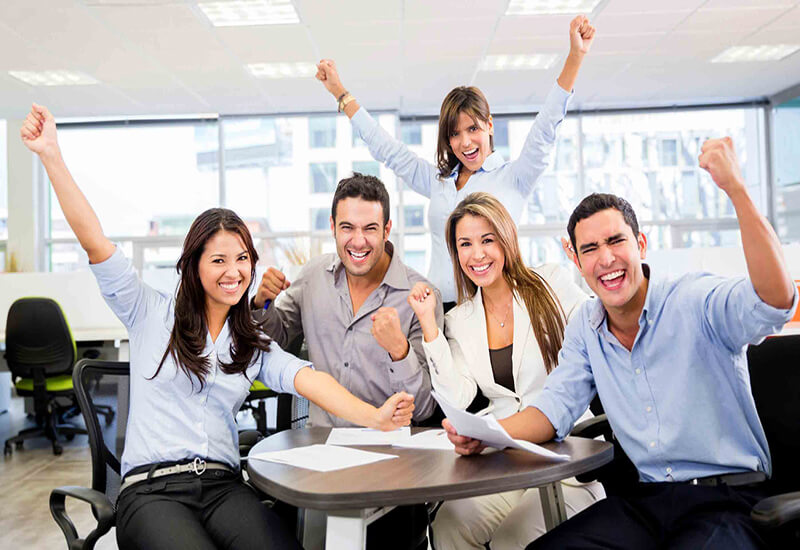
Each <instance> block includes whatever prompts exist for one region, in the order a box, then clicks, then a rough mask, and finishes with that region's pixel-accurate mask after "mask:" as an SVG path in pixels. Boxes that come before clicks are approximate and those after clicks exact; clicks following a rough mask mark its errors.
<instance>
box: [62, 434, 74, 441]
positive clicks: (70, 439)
mask: <svg viewBox="0 0 800 550" xmlns="http://www.w3.org/2000/svg"><path fill="white" fill-rule="evenodd" d="M64 437H66V438H67V441H72V440H73V439H75V434H67V435H66V436H64Z"/></svg>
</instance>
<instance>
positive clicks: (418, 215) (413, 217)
mask: <svg viewBox="0 0 800 550" xmlns="http://www.w3.org/2000/svg"><path fill="white" fill-rule="evenodd" d="M403 212H404V213H405V224H406V227H425V206H423V205H421V204H414V205H411V206H405V207H404V208H403Z"/></svg>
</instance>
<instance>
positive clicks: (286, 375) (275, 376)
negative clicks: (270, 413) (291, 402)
mask: <svg viewBox="0 0 800 550" xmlns="http://www.w3.org/2000/svg"><path fill="white" fill-rule="evenodd" d="M305 367H311V368H314V366H313V365H312V364H311V363H310V362H308V361H304V360H303V359H299V358H297V357H295V356H294V355H292V354H291V353H288V352H286V351H283V349H281V347H280V346H279V345H278V344H277V343H276V342H275V341H272V342H270V344H269V351H267V352H262V353H261V370H260V371H259V373H258V376H257V378H258V379H259V380H260V381H261V382H263V383H264V385H265V386H267V387H268V388H270V389H272V390H274V391H276V392H278V393H291V394H294V395H298V396H299V395H300V394H298V393H297V389H296V388H295V386H294V378H295V376H297V373H298V372H300V369H303V368H305Z"/></svg>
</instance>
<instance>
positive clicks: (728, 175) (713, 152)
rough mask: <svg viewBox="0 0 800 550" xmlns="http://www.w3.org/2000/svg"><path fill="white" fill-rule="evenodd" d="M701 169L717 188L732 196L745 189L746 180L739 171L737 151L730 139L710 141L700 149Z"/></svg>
mask: <svg viewBox="0 0 800 550" xmlns="http://www.w3.org/2000/svg"><path fill="white" fill-rule="evenodd" d="M699 161H700V168H702V169H704V170H706V171H707V172H708V173H709V174H710V175H711V179H712V180H714V183H716V184H717V187H719V188H720V189H722V190H723V191H725V193H727V194H728V196H730V194H731V193H732V192H734V191H741V190H744V189H745V183H744V178H743V177H742V172H741V171H740V169H739V159H737V158H736V149H734V147H733V141H732V140H731V138H729V137H724V138H722V139H709V140H707V141H706V142H705V143H703V146H702V147H701V148H700V157H699Z"/></svg>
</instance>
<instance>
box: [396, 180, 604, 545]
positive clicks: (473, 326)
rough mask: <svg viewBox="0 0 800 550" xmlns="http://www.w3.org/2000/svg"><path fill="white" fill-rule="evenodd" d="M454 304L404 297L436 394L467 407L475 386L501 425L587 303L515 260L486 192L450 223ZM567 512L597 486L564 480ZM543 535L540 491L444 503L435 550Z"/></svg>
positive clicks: (546, 269)
mask: <svg viewBox="0 0 800 550" xmlns="http://www.w3.org/2000/svg"><path fill="white" fill-rule="evenodd" d="M445 236H446V239H447V246H448V249H449V251H450V256H451V258H452V261H453V269H454V273H455V278H456V286H457V290H458V305H457V306H456V307H455V308H453V309H452V310H451V311H450V312H448V314H447V316H446V317H445V328H444V334H442V333H441V332H440V331H439V329H438V327H437V325H436V318H435V315H434V308H435V306H436V298H435V295H434V294H433V293H432V292H431V291H430V289H429V288H426V286H425V285H424V284H423V283H418V284H417V285H416V286H414V288H413V289H412V290H411V293H410V294H409V298H408V301H409V304H411V307H412V308H413V309H414V311H415V313H416V314H417V317H418V318H419V320H420V324H421V326H422V330H423V336H424V338H423V348H424V349H425V354H426V356H427V359H428V364H429V366H430V373H431V381H432V383H433V387H434V389H435V390H436V392H438V393H439V394H440V395H442V396H443V397H444V398H445V399H446V400H447V401H449V402H450V403H452V404H453V405H455V406H457V407H460V408H462V409H465V408H466V407H467V406H468V405H469V404H470V403H471V402H472V400H473V399H474V398H475V395H476V394H477V390H478V388H480V390H481V391H482V392H483V394H484V395H485V396H486V397H487V398H488V399H489V401H490V411H491V413H492V414H494V415H495V417H496V418H498V419H502V418H505V417H507V416H510V415H512V414H514V413H516V412H519V411H521V410H522V409H524V408H525V407H527V406H528V405H530V403H531V402H532V401H533V399H534V397H535V396H536V395H537V394H538V393H539V392H540V391H541V390H542V388H543V387H544V383H545V379H546V377H547V374H548V373H549V372H550V371H551V370H552V369H554V368H555V367H556V365H557V356H558V352H559V350H560V348H561V342H562V339H563V336H564V325H565V322H566V320H568V319H569V318H570V317H571V315H572V314H573V312H575V311H577V309H578V307H579V306H580V305H581V304H582V303H583V302H584V301H585V300H587V299H588V296H586V294H584V293H583V291H581V290H580V288H578V286H577V285H576V284H575V283H574V282H573V281H572V280H571V278H570V275H569V273H568V272H566V271H565V270H563V269H561V268H560V267H559V266H558V265H555V264H549V265H545V266H542V267H541V268H537V269H535V270H533V269H530V268H528V267H527V266H525V264H524V263H523V261H522V257H521V254H520V251H519V243H518V240H517V229H516V226H515V225H514V222H513V220H512V218H511V216H510V214H509V213H508V211H507V210H506V209H505V207H503V205H502V204H501V203H500V202H499V201H498V200H497V199H496V198H494V197H493V196H492V195H490V194H488V193H472V194H471V195H468V196H467V197H466V198H465V199H464V200H463V201H461V203H459V205H458V206H457V207H456V209H455V210H454V211H453V213H452V214H451V215H450V218H449V219H448V221H447V226H446V230H445ZM562 489H563V492H564V499H565V502H566V507H567V515H569V516H572V515H574V514H576V513H577V512H579V511H580V510H582V509H584V508H586V507H587V506H589V505H590V504H592V503H593V502H595V501H596V500H597V499H599V498H602V497H603V496H604V493H603V489H602V486H600V484H598V483H590V484H582V483H578V482H577V481H576V480H575V479H574V478H573V479H569V480H565V481H563V482H562ZM544 531H545V526H544V516H543V513H542V507H541V502H540V498H539V492H538V490H537V489H527V490H518V491H508V492H505V493H498V494H494V495H486V496H482V497H474V498H468V499H462V500H453V501H448V502H445V503H444V504H443V505H442V507H441V508H440V509H439V512H438V514H437V516H436V519H435V521H434V523H433V540H434V544H435V546H436V549H437V550H449V549H458V550H462V549H465V548H476V549H481V548H485V545H486V543H487V542H490V544H491V548H493V549H495V550H497V549H511V548H525V546H526V545H527V544H528V543H529V542H530V541H531V540H533V539H535V538H537V537H538V536H540V535H542V534H543V533H544Z"/></svg>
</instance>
